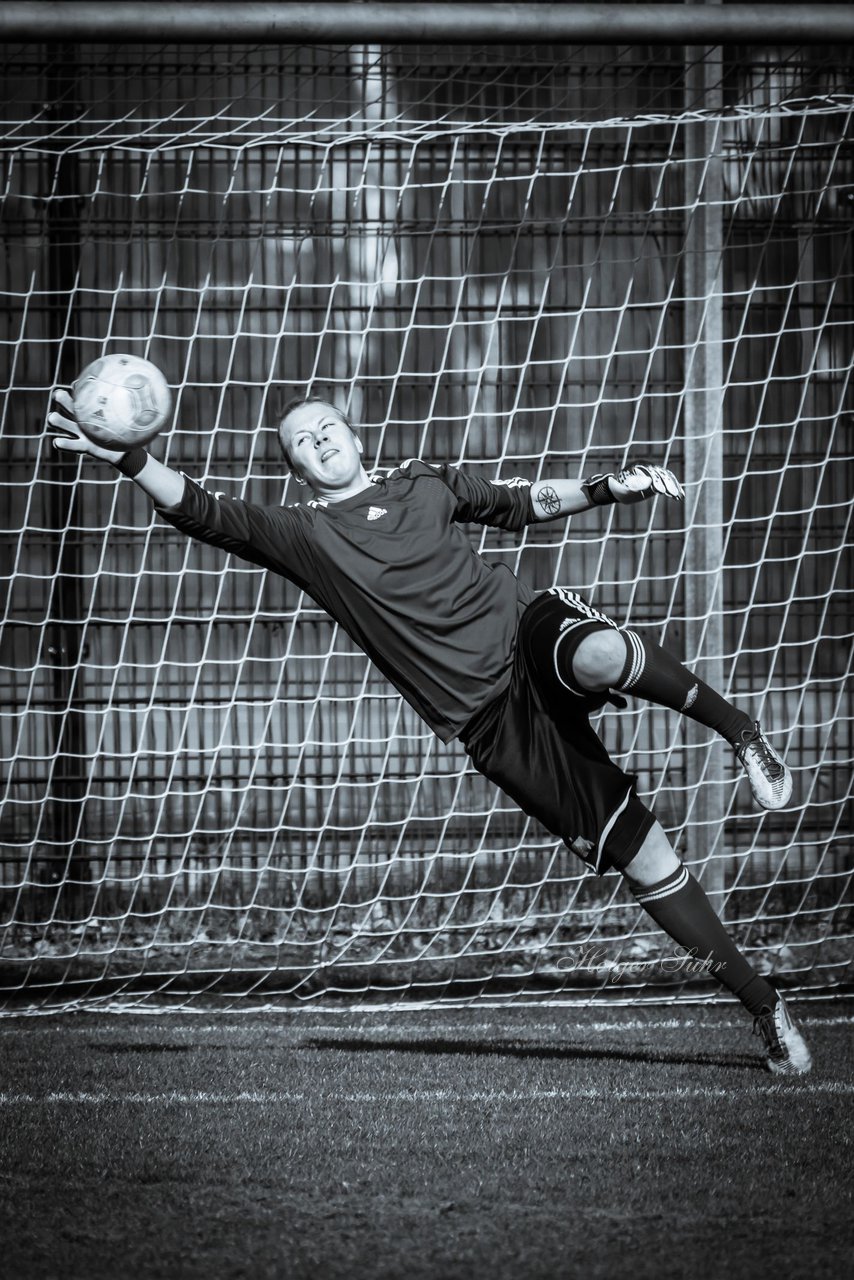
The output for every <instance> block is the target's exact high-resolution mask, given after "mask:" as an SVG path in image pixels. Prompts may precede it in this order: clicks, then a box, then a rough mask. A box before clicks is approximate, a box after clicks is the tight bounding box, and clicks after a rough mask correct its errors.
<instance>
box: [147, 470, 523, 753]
mask: <svg viewBox="0 0 854 1280" xmlns="http://www.w3.org/2000/svg"><path fill="white" fill-rule="evenodd" d="M370 480H371V485H370V487H369V488H367V489H364V490H363V491H362V492H361V493H358V494H355V495H354V496H353V497H351V498H345V499H344V500H343V501H342V502H322V501H315V502H309V503H306V504H296V505H294V506H286V507H262V506H256V505H254V504H253V503H251V502H244V501H242V500H240V499H237V498H228V497H226V496H224V495H217V496H216V497H214V496H212V495H211V494H209V493H206V492H205V491H204V490H203V489H201V488H200V487H199V486H198V485H197V484H195V483H194V482H193V481H192V480H190V479H188V478H186V477H185V484H184V494H183V497H182V499H181V502H180V503H179V504H178V505H177V506H176V507H169V508H165V509H164V508H158V511H159V513H160V515H162V516H163V518H164V519H165V520H168V521H169V523H170V524H172V525H174V526H175V528H177V529H180V530H181V531H182V532H184V533H187V534H190V535H191V536H192V537H194V538H199V539H201V540H202V541H203V542H208V543H211V544H212V545H213V546H215V547H222V548H223V550H225V551H230V552H233V553H234V554H235V555H238V556H240V557H241V558H242V559H244V560H248V561H250V562H251V563H253V564H257V565H261V566H262V567H264V568H266V569H271V570H272V571H273V572H274V573H278V574H281V575H282V576H283V577H285V578H288V579H290V580H291V581H292V582H294V583H296V584H297V585H298V586H299V587H302V588H303V590H304V591H306V592H308V594H309V595H310V596H312V598H313V599H314V600H316V601H317V603H318V604H319V605H321V606H322V608H324V609H325V610H326V611H327V612H328V613H329V614H331V616H332V617H333V618H334V619H335V620H336V621H337V622H338V623H339V624H340V625H341V626H342V627H343V628H344V630H345V631H346V632H347V634H348V635H349V636H351V637H352V638H353V640H354V641H355V642H356V644H357V645H359V647H360V648H361V649H363V650H364V651H365V653H366V654H367V655H368V657H369V658H370V659H371V660H372V661H373V662H374V664H375V665H376V666H377V667H378V668H379V670H380V671H381V672H382V673H383V675H384V676H385V677H386V679H387V680H389V681H390V682H391V684H393V685H394V686H395V688H396V689H398V690H399V692H400V693H401V694H402V695H403V697H404V698H405V699H406V701H407V702H408V703H410V705H411V706H413V707H414V708H415V710H416V711H417V712H418V713H419V715H421V716H422V717H423V719H424V720H426V722H427V724H428V725H429V726H430V728H431V729H432V730H433V732H434V733H436V734H437V735H438V736H439V737H440V738H441V739H442V740H443V741H444V742H450V741H451V739H452V738H455V737H456V736H457V735H458V734H459V733H460V732H461V731H462V729H463V728H464V727H465V725H466V723H467V722H468V721H469V720H470V719H471V717H472V716H473V715H474V713H475V712H476V711H478V710H479V709H480V708H481V707H482V706H483V705H484V704H485V703H486V702H488V701H489V700H490V699H491V698H493V697H495V696H496V695H497V694H498V693H500V692H501V690H502V689H503V688H504V687H505V686H506V685H507V683H508V682H509V679H510V668H511V659H512V654H513V646H514V641H515V637H516V630H517V627H518V623H519V617H520V615H521V613H522V611H523V610H524V609H525V607H526V606H527V605H528V604H530V602H531V601H532V600H533V598H534V593H533V592H532V591H531V590H530V589H529V588H528V587H526V586H525V585H524V583H522V582H520V581H519V579H518V578H517V577H516V576H515V574H513V572H512V571H511V570H510V569H509V568H508V567H507V566H506V565H502V564H498V565H494V566H491V565H488V564H486V563H485V561H484V560H483V558H482V557H481V556H480V555H478V554H477V552H476V551H475V550H474V548H473V547H472V545H471V543H470V541H469V539H468V537H467V535H466V533H465V532H464V531H463V530H462V529H461V528H460V527H459V525H460V524H461V523H466V522H475V523H478V524H488V525H495V526H497V527H498V528H500V529H511V530H516V531H521V530H522V529H523V528H524V527H525V525H526V524H530V523H531V522H532V521H533V520H534V519H535V517H534V514H533V509H532V506H531V492H530V490H531V486H530V484H529V482H528V481H526V480H519V479H513V480H508V481H499V482H490V481H487V480H483V479H481V478H479V477H476V476H466V475H464V474H463V473H462V472H461V471H458V470H457V469H456V468H455V467H452V466H449V465H442V466H438V467H435V466H430V465H428V464H427V463H424V462H420V461H417V460H413V461H410V462H406V463H404V464H403V465H402V466H400V467H396V468H394V469H393V470H392V471H389V472H384V473H375V474H373V475H371V476H370Z"/></svg>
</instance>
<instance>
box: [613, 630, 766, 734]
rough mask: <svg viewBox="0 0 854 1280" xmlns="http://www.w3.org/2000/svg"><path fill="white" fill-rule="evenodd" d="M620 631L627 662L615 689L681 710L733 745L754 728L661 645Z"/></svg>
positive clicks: (751, 722) (635, 634)
mask: <svg viewBox="0 0 854 1280" xmlns="http://www.w3.org/2000/svg"><path fill="white" fill-rule="evenodd" d="M621 634H622V636H623V638H624V639H625V642H626V662H625V666H624V667H623V671H622V674H621V676H620V679H619V682H618V683H617V684H616V685H615V686H614V688H616V689H619V690H620V692H621V693H630V694H632V695H633V696H634V697H638V698H646V699H647V700H648V701H649V702H657V703H659V704H660V705H661V706H663V707H670V709H671V710H672V711H681V712H682V714H683V715H685V716H689V717H690V719H691V720H697V721H698V722H699V723H700V724H704V725H706V727H707V728H709V729H714V730H715V732H716V733H719V734H720V735H721V737H722V738H726V740H727V742H730V743H732V744H733V745H735V743H736V742H738V741H739V739H740V738H741V734H742V733H743V732H744V731H745V730H747V731H748V732H750V731H751V730H752V729H753V721H752V720H751V719H750V717H749V716H748V715H746V714H745V712H743V711H739V710H738V708H737V707H734V706H733V705H732V703H730V702H727V700H726V698H722V697H721V695H720V694H719V693H715V691H714V689H712V688H711V687H710V686H709V685H707V684H704V683H703V681H702V680H700V679H699V677H697V676H695V675H694V674H693V673H692V672H691V671H689V670H688V668H687V667H683V666H682V663H681V662H677V660H676V659H675V658H674V657H673V656H672V655H671V654H669V653H668V652H667V651H666V650H665V649H662V647H661V645H659V644H656V643H655V641H654V640H648V639H646V638H645V637H644V636H639V635H638V634H637V633H636V632H635V631H623V632H622V633H621Z"/></svg>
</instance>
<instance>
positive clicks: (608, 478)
mask: <svg viewBox="0 0 854 1280" xmlns="http://www.w3.org/2000/svg"><path fill="white" fill-rule="evenodd" d="M657 493H660V494H663V495H664V497H666V498H675V499H676V500H677V501H681V500H682V499H683V498H684V497H685V490H684V489H683V488H682V485H681V484H680V483H679V481H678V480H677V479H676V477H675V475H674V474H673V472H672V471H668V470H667V469H666V468H665V467H655V466H652V464H651V463H648V462H634V463H631V464H630V465H629V466H627V467H624V468H623V470H622V471H618V472H617V473H616V474H613V473H609V474H607V475H598V476H591V477H590V479H589V480H539V481H538V482H537V483H536V484H533V485H532V486H531V505H532V507H533V510H534V515H535V516H536V517H537V519H538V520H557V519H559V518H560V517H561V516H574V515H577V514H578V513H579V512H580V511H589V510H590V509H591V507H600V506H606V505H609V504H611V503H614V502H619V503H622V504H632V503H635V502H643V501H644V500H645V499H646V498H652V497H654V496H655V494H657Z"/></svg>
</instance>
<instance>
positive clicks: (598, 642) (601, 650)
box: [572, 627, 626, 692]
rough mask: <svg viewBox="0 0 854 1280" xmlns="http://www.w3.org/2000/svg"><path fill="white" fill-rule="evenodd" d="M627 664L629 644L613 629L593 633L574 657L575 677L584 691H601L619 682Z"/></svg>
mask: <svg viewBox="0 0 854 1280" xmlns="http://www.w3.org/2000/svg"><path fill="white" fill-rule="evenodd" d="M625 662H626V642H625V640H624V639H623V637H622V634H621V633H620V632H619V631H617V630H616V629H615V628H612V627H602V628H601V629H600V630H596V631H591V632H590V633H589V635H586V636H585V637H584V639H583V640H582V641H581V642H580V643H579V645H578V648H577V649H576V650H575V653H574V654H573V655H572V674H573V675H574V677H575V679H576V680H577V681H578V683H579V684H580V685H581V687H582V688H583V689H590V690H591V691H595V692H601V691H602V690H603V689H611V688H613V686H614V685H615V684H616V683H617V681H618V680H619V679H620V676H621V675H622V673H623V667H624V666H625Z"/></svg>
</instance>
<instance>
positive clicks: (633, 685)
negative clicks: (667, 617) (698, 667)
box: [570, 626, 792, 809]
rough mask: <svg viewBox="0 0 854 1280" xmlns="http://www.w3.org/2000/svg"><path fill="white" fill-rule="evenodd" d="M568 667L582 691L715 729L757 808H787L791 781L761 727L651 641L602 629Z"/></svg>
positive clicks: (584, 642) (573, 656)
mask: <svg viewBox="0 0 854 1280" xmlns="http://www.w3.org/2000/svg"><path fill="white" fill-rule="evenodd" d="M570 661H571V663H572V675H573V677H574V679H575V680H576V682H577V683H578V684H579V685H580V686H581V688H583V689H587V690H589V691H591V692H599V691H602V690H605V689H617V690H619V692H620V693H628V694H631V695H632V696H633V697H639V698H645V699H647V700H648V701H649V702H656V703H658V704H659V705H661V706H663V707H669V708H670V709H671V710H673V711H679V712H681V713H682V714H683V715H685V716H688V717H690V719H692V720H696V721H698V723H699V724H704V725H706V726H707V728H709V729H714V730H715V732H716V733H719V734H720V735H721V737H722V738H725V739H726V741H727V742H728V743H729V744H730V745H731V746H732V747H733V749H734V750H735V753H736V755H737V756H738V759H739V760H740V761H741V763H742V765H743V766H744V768H745V770H746V771H747V776H748V779H749V781H750V786H751V788H752V790H753V794H754V796H755V798H756V800H757V802H758V803H759V804H761V805H762V807H763V808H764V809H782V807H783V806H784V805H785V804H787V803H788V801H789V797H790V796H791V794H792V775H791V773H790V772H789V770H788V769H787V767H786V765H785V763H784V762H783V760H781V758H780V757H779V755H778V754H777V752H776V751H775V750H774V748H773V747H772V746H771V744H770V743H769V742H768V740H767V738H766V737H765V736H764V734H763V733H762V730H761V729H760V727H759V722H758V721H755V722H754V721H752V720H751V719H750V717H749V716H748V715H747V714H746V713H745V712H744V711H740V710H739V709H738V707H734V706H733V705H732V703H731V702H727V700H726V699H725V698H722V697H721V695H720V694H719V693H716V692H715V690H714V689H712V688H711V687H710V686H709V685H707V684H705V683H704V682H703V681H702V680H701V679H700V678H699V677H698V676H696V675H694V673H693V672H691V671H689V670H688V668H687V667H683V666H682V663H681V662H679V661H677V659H676V658H674V657H673V656H672V654H669V653H668V652H667V650H666V649H662V647H661V645H658V644H656V643H655V641H654V640H650V639H648V638H647V637H646V636H639V635H638V634H637V633H636V632H634V631H619V630H617V629H616V628H615V627H613V626H602V627H599V628H597V629H596V630H595V631H589V632H588V634H587V635H585V636H584V638H583V639H582V640H581V641H580V642H579V644H578V646H577V647H576V648H575V649H574V651H573V652H572V654H571V658H570Z"/></svg>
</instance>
